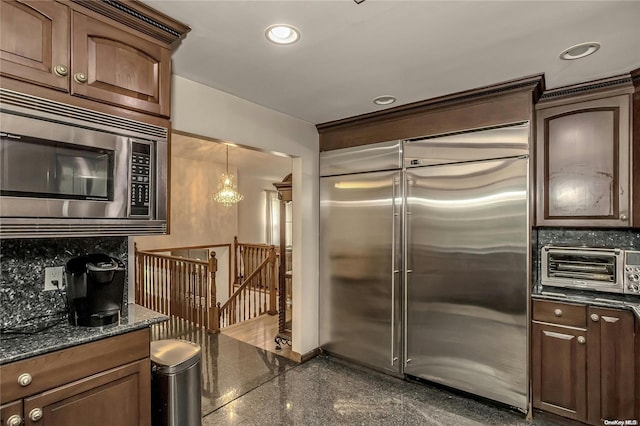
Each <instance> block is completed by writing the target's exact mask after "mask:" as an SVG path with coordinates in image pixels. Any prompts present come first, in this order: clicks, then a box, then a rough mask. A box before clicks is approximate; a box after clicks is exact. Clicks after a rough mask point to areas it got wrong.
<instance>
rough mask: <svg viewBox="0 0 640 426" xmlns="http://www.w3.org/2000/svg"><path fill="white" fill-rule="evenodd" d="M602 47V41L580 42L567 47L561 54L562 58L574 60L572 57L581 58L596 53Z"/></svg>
mask: <svg viewBox="0 0 640 426" xmlns="http://www.w3.org/2000/svg"><path fill="white" fill-rule="evenodd" d="M598 49H600V43H596V42H588V43H580V44H576V45H575V46H571V47H570V48H568V49H565V50H563V51H562V53H561V54H560V59H565V60H568V61H569V60H572V59H580V58H584V57H585V56H589V55H592V54H594V53H596V52H597V51H598Z"/></svg>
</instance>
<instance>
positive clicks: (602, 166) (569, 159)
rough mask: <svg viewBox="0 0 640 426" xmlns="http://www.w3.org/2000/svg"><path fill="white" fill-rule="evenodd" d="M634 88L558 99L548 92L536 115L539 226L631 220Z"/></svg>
mask: <svg viewBox="0 0 640 426" xmlns="http://www.w3.org/2000/svg"><path fill="white" fill-rule="evenodd" d="M629 83H630V79H629ZM631 90H632V89H630V88H629V87H626V88H624V89H622V90H616V91H614V92H609V93H602V92H600V93H599V94H595V95H593V94H592V95H586V96H571V98H565V99H564V100H559V101H553V102H545V95H543V98H542V101H541V103H539V104H538V105H537V109H538V111H537V114H536V122H537V130H536V136H537V137H536V144H537V148H536V164H537V179H536V183H537V188H536V194H537V208H536V213H537V215H536V219H537V220H536V222H537V224H538V225H541V226H591V227H594V226H598V227H599V226H604V227H627V226H630V225H631V213H632V212H631V209H632V208H633V206H632V205H631V201H632V197H631V193H630V188H631V186H630V171H631V170H632V169H631V161H630V158H631V156H630V152H631V151H630V149H631V144H630V135H631V132H630V130H631V95H630V93H631Z"/></svg>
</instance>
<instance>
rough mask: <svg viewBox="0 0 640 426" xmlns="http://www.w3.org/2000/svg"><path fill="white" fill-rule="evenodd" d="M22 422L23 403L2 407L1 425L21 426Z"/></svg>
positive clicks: (16, 402) (0, 408)
mask: <svg viewBox="0 0 640 426" xmlns="http://www.w3.org/2000/svg"><path fill="white" fill-rule="evenodd" d="M22 420H23V419H22V401H14V402H9V403H7V404H4V405H0V425H3V426H5V425H6V426H20V425H22Z"/></svg>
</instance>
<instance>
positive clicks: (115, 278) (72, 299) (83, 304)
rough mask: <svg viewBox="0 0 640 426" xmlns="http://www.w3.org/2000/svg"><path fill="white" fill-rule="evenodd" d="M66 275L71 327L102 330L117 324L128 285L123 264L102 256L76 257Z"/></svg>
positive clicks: (112, 258) (69, 265) (68, 263)
mask: <svg viewBox="0 0 640 426" xmlns="http://www.w3.org/2000/svg"><path fill="white" fill-rule="evenodd" d="M66 273H67V302H68V305H69V321H70V322H71V324H73V325H82V326H85V327H100V326H102V325H107V324H113V323H115V322H118V320H119V318H120V310H121V308H122V299H123V293H124V281H125V266H124V263H122V261H121V260H119V259H116V258H115V257H111V256H108V255H106V254H102V253H96V254H88V255H86V256H79V257H74V258H72V259H70V260H69V261H68V262H67V267H66Z"/></svg>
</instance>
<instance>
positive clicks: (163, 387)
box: [151, 340, 202, 426]
mask: <svg viewBox="0 0 640 426" xmlns="http://www.w3.org/2000/svg"><path fill="white" fill-rule="evenodd" d="M200 359H201V355H200V345H197V344H195V343H192V342H188V341H186V340H157V341H153V342H151V368H152V373H151V419H152V423H153V426H200V425H201V424H202V417H201V413H200V394H201V391H200V389H201V386H200V368H201V367H200Z"/></svg>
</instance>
